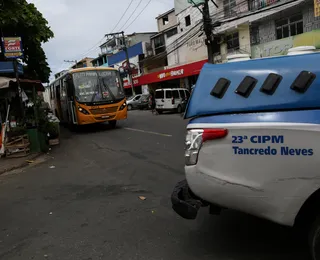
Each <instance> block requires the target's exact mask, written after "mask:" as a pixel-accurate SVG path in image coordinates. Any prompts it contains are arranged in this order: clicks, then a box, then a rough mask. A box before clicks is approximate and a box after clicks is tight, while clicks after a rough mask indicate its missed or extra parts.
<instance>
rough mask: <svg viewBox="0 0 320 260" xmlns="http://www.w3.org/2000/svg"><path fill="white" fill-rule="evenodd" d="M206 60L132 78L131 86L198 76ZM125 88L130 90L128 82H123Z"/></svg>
mask: <svg viewBox="0 0 320 260" xmlns="http://www.w3.org/2000/svg"><path fill="white" fill-rule="evenodd" d="M207 62H208V60H202V61H197V62H193V63H189V64H185V65H181V66H177V67H174V68H170V69H166V70H162V71H157V72H153V73H149V74H145V75H142V76H140V77H136V78H133V86H135V87H137V86H141V85H148V84H151V83H156V82H163V81H167V80H173V79H180V78H185V77H189V76H193V75H198V74H199V73H200V71H201V69H202V67H203V65H204V64H205V63H207ZM124 87H125V88H131V85H130V84H129V83H128V81H126V80H125V81H124Z"/></svg>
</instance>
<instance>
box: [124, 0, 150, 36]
mask: <svg viewBox="0 0 320 260" xmlns="http://www.w3.org/2000/svg"><path fill="white" fill-rule="evenodd" d="M151 1H152V0H149V2H148V3H147V4H146V5H145V7H144V8H143V9H142V10H141V11H140V13H139V14H138V15H137V16H136V18H134V19H133V21H132V22H131V23H130V24H129V25H128V26H127V27H126V28H125V29H124V31H126V30H127V29H128V28H129V27H130V26H131V25H132V24H133V23H134V22H135V21H136V20H137V19H138V18H139V16H140V15H141V14H142V13H143V11H144V10H146V8H147V7H148V6H149V4H150V3H151Z"/></svg>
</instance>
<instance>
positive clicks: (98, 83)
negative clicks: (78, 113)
mask: <svg viewBox="0 0 320 260" xmlns="http://www.w3.org/2000/svg"><path fill="white" fill-rule="evenodd" d="M73 82H74V87H75V96H76V99H77V101H78V102H80V103H104V102H106V103H111V102H113V101H118V100H121V99H123V98H124V97H125V95H124V90H123V86H122V83H121V79H120V76H119V73H118V72H117V71H114V70H106V71H95V70H94V71H84V72H76V73H74V74H73Z"/></svg>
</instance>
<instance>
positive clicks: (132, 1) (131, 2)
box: [111, 0, 133, 32]
mask: <svg viewBox="0 0 320 260" xmlns="http://www.w3.org/2000/svg"><path fill="white" fill-rule="evenodd" d="M132 3H133V0H131V1H130V3H129V5H128V7H127V9H126V10H125V11H124V13H123V14H122V16H121V18H120V19H119V21H118V22H117V24H116V25H115V26H114V27H113V29H112V30H111V32H113V31H114V30H115V29H116V28H117V26H118V25H119V23H120V22H121V20H122V18H123V17H124V16H125V15H126V13H127V12H128V10H129V8H130V6H131V5H132Z"/></svg>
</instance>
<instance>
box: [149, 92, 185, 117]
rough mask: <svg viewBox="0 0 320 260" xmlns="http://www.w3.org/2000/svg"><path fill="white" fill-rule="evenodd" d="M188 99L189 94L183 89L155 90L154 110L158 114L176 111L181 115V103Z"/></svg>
mask: <svg viewBox="0 0 320 260" xmlns="http://www.w3.org/2000/svg"><path fill="white" fill-rule="evenodd" d="M189 98H190V92H189V90H187V89H184V88H170V89H157V90H156V97H155V99H156V110H157V112H158V113H159V114H161V113H162V112H163V111H176V112H178V113H181V112H182V110H183V105H182V102H183V101H184V100H185V99H187V100H188V99H189Z"/></svg>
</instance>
